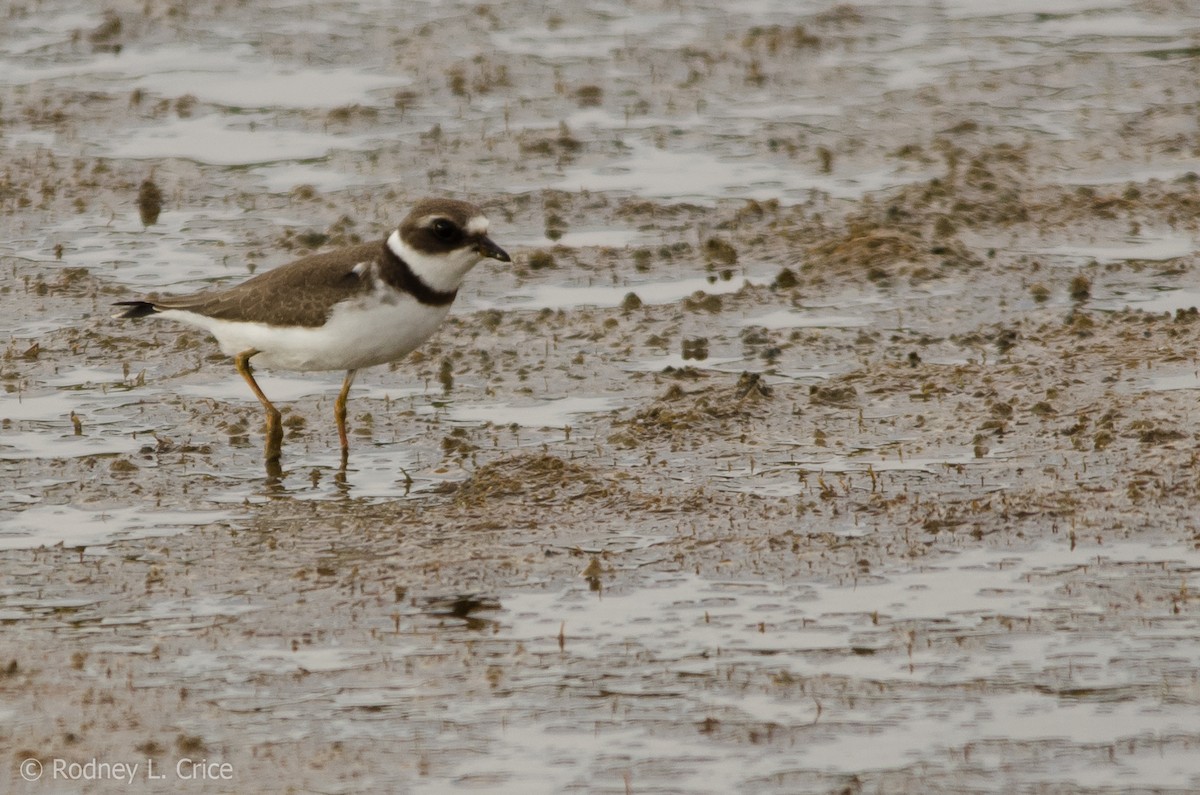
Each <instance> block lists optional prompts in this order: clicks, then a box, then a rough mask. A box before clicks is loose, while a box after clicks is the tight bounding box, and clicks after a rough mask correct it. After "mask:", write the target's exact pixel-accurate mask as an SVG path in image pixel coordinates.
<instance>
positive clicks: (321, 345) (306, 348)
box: [158, 283, 450, 370]
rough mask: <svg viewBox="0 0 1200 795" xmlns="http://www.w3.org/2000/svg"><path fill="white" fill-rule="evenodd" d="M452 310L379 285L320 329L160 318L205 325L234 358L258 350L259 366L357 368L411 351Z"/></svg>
mask: <svg viewBox="0 0 1200 795" xmlns="http://www.w3.org/2000/svg"><path fill="white" fill-rule="evenodd" d="M449 311H450V306H449V304H447V305H445V306H429V305H428V304H422V303H420V302H419V301H417V300H416V299H415V298H413V297H412V296H411V295H409V294H408V293H401V292H398V291H396V290H393V289H392V288H391V287H389V286H387V285H386V284H383V283H377V284H376V287H375V289H374V290H372V291H371V292H370V293H367V294H365V295H363V296H362V297H361V298H359V299H356V300H354V301H346V302H343V303H341V304H338V306H337V307H335V308H334V310H333V313H332V314H331V315H330V317H329V320H328V322H326V323H325V325H324V326H318V327H315V328H305V327H302V326H286V327H283V326H269V325H267V324H265V323H242V322H235V321H230V320H216V319H214V318H210V317H205V316H204V315H197V314H195V313H194V312H186V311H183V310H180V309H168V310H165V311H163V312H161V313H159V315H158V316H159V317H164V318H169V319H172V320H179V321H182V322H184V323H189V324H191V325H193V326H199V327H201V328H203V329H206V330H207V331H208V332H209V333H210V334H212V335H213V336H214V337H216V338H217V343H218V344H219V345H220V346H221V350H222V351H223V352H224V353H226V354H228V355H230V356H236V355H237V354H239V353H242V352H243V351H248V350H257V351H259V353H258V355H256V356H255V357H254V358H253V360H252V363H253V364H254V365H255V366H256V367H265V368H267V369H280V370H357V369H359V368H361V367H372V366H374V365H377V364H386V363H387V362H394V361H396V360H397V359H400V358H402V357H404V356H406V355H408V354H409V353H411V352H412V351H414V350H415V349H416V348H417V347H418V346H419V345H420V344H421V343H423V342H424V341H425V340H427V339H429V337H430V336H431V335H432V334H433V332H435V331H437V328H438V326H439V325H441V323H442V319H443V318H445V317H446V313H447V312H449Z"/></svg>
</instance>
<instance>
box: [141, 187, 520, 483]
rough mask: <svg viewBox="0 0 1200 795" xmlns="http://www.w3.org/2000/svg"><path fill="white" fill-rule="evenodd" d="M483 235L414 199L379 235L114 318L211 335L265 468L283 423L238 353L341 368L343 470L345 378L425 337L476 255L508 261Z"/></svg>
mask: <svg viewBox="0 0 1200 795" xmlns="http://www.w3.org/2000/svg"><path fill="white" fill-rule="evenodd" d="M487 231H488V220H487V218H486V217H484V215H483V211H482V210H480V208H479V207H476V206H475V205H474V204H469V203H467V202H462V201H455V200H452V199H423V200H422V201H420V202H418V203H417V205H416V206H415V207H413V209H412V212H410V213H409V214H408V217H407V218H405V219H404V221H403V223H401V224H400V226H399V228H398V229H396V230H395V231H394V232H392V233H391V234H390V235H389V236H388V237H387V239H385V240H384V241H382V242H379V243H366V244H363V245H360V246H352V247H350V248H343V249H338V250H336V251H329V252H326V253H323V254H313V255H312V256H308V257H304V258H303V259H299V260H296V261H295V262H291V263H288V264H287V265H281V266H280V267H278V268H275V269H273V270H269V271H267V272H266V273H262V274H260V275H258V276H255V277H254V278H252V279H249V280H247V281H245V282H243V283H241V284H239V285H237V286H236V287H231V288H229V289H228V290H216V291H212V292H203V293H195V294H192V295H183V296H166V297H154V296H151V297H148V298H146V299H145V300H142V301H120V302H118V304H117V305H118V306H124V307H128V309H126V310H124V311H123V312H122V313H121V314H119V315H117V317H120V318H139V317H146V316H147V315H153V316H155V317H163V318H169V319H171V320H179V321H182V322H184V323H190V324H191V325H194V326H199V327H200V328H203V329H206V330H207V331H208V332H209V333H211V334H212V335H213V336H214V337H216V339H217V343H218V344H219V345H220V347H221V350H222V351H223V352H224V353H226V354H228V355H230V356H232V357H233V360H234V364H236V365H237V370H238V372H239V373H240V374H241V376H242V378H244V379H246V383H247V384H249V385H250V389H251V390H252V391H253V392H254V396H255V397H257V398H258V400H259V402H260V403H262V405H263V408H265V409H266V412H267V428H266V446H265V447H266V450H265V453H266V459H267V463H268V467H269V468H270V465H271V464H272V463H275V464H276V466H277V464H278V461H279V457H280V452H281V450H280V448H281V445H282V441H283V427H282V424H281V422H280V415H279V410H278V409H276V408H275V406H273V405H272V404H271V401H270V400H268V399H267V396H266V395H264V394H263V391H262V389H260V388H259V386H258V383H257V382H256V381H255V380H254V375H253V371H252V370H251V367H250V360H251V359H253V360H254V364H256V365H259V366H262V367H266V368H268V369H281V370H345V371H346V378H345V380H344V381H343V382H342V390H341V392H340V393H339V394H338V397H337V400H336V401H335V402H334V418H335V420H336V422H337V430H338V439H339V440H340V441H341V445H342V464H343V466H344V465H345V463H346V459H347V456H348V453H349V449H350V445H349V442H348V441H347V439H346V398H347V396H348V395H349V393H350V385H351V384H352V383H353V382H354V376H355V374H356V373H357V372H358V371H359V370H360V369H362V368H363V367H371V366H372V365H376V364H386V363H388V362H394V361H396V360H397V359H400V358H401V357H403V356H405V355H407V354H408V353H410V352H411V351H413V350H414V349H416V348H417V346H419V345H420V344H421V343H422V342H424V341H425V340H426V339H428V338H429V336H430V335H432V334H433V332H434V331H435V330H436V329H437V327H438V325H439V324H441V322H442V319H443V318H445V317H446V313H447V312H449V311H450V304H451V302H452V301H454V297H455V295H457V294H458V288H459V286H460V285H461V284H462V281H463V277H465V276H466V275H467V272H468V271H470V270H471V268H473V267H474V266H475V264H476V263H478V262H479V261H480V260H481V259H483V258H485V257H491V258H492V259H497V260H500V261H501V262H511V261H512V260H511V259H510V258H509V256H508V254H507V253H506V252H505V251H504V249H502V248H500V247H499V246H497V245H496V244H495V243H493V242H492V240H491V238H489V237H488V235H487Z"/></svg>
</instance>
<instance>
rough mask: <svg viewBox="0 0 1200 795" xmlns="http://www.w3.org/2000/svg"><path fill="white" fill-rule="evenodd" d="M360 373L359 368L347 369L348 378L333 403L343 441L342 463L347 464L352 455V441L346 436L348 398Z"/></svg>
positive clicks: (340, 438) (334, 417)
mask: <svg viewBox="0 0 1200 795" xmlns="http://www.w3.org/2000/svg"><path fill="white" fill-rule="evenodd" d="M357 374H358V370H347V371H346V380H345V381H343V382H342V391H341V392H339V393H338V396H337V400H335V401H334V403H333V419H334V421H335V422H337V431H338V441H339V442H341V443H342V465H343V466H344V465H345V464H346V459H348V458H349V457H350V441H349V440H348V439H347V438H346V398H348V397H349V396H350V385H351V384H353V383H354V376H355V375H357Z"/></svg>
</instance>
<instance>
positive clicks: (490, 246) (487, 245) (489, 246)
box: [475, 235, 512, 262]
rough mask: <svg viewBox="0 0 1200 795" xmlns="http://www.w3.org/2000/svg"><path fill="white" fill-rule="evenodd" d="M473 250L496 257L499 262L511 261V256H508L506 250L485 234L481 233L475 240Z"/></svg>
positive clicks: (486, 255)
mask: <svg viewBox="0 0 1200 795" xmlns="http://www.w3.org/2000/svg"><path fill="white" fill-rule="evenodd" d="M475 250H476V251H478V252H479V253H480V254H481V255H482V256H485V257H491V258H492V259H498V260H500V261H501V262H512V257H510V256H508V252H507V251H505V250H504V249H502V248H500V247H499V246H497V245H496V244H495V243H493V242H492V239H491V238H490V237H488V236H487V235H483V236H482V237H480V238H479V239H478V240H476V241H475Z"/></svg>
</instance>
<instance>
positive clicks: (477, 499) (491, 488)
mask: <svg viewBox="0 0 1200 795" xmlns="http://www.w3.org/2000/svg"><path fill="white" fill-rule="evenodd" d="M610 493H611V487H610V485H609V484H605V483H602V482H601V481H600V479H599V478H597V477H596V476H595V475H594V474H593V473H591V472H589V471H588V470H587V469H585V468H583V467H581V466H579V465H578V464H575V463H573V462H571V461H567V460H564V459H562V458H559V457H558V456H554V455H548V454H545V453H532V454H531V453H519V454H517V455H512V456H506V457H505V458H501V459H498V460H496V461H493V462H491V463H489V464H485V465H484V466H482V467H480V468H479V469H477V470H476V471H475V473H474V474H473V475H472V476H471V478H470V479H469V480H468V481H467V482H466V483H464V484H463V485H462V486H460V487H459V488H458V490H457V491H456V492H455V495H454V500H455V502H457V503H458V504H459V505H482V504H484V503H489V502H494V501H496V500H513V499H516V500H517V501H519V502H525V503H529V502H532V503H538V504H546V503H552V502H560V501H564V500H578V499H594V498H598V497H607V496H609V494H610Z"/></svg>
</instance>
